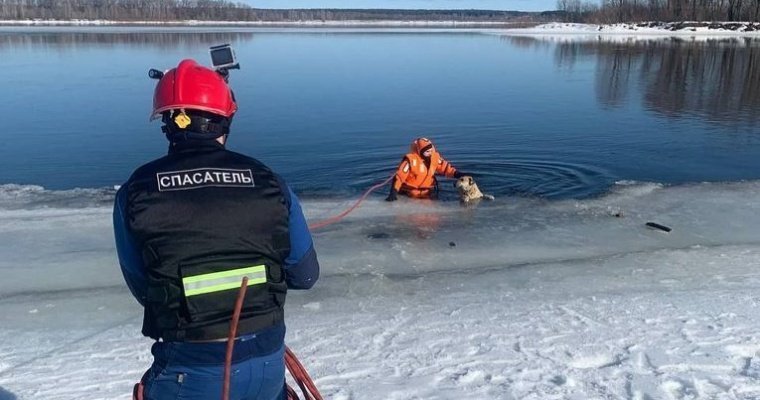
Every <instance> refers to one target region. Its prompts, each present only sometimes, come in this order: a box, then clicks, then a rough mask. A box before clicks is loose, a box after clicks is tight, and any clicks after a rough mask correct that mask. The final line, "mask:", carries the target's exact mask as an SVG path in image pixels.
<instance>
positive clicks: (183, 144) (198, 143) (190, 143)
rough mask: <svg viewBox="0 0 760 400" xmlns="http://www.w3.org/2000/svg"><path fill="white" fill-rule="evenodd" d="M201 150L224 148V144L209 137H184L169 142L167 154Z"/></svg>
mask: <svg viewBox="0 0 760 400" xmlns="http://www.w3.org/2000/svg"><path fill="white" fill-rule="evenodd" d="M202 150H224V145H223V144H221V143H219V142H217V141H216V140H209V139H184V140H178V141H173V142H169V154H174V153H186V152H193V151H202Z"/></svg>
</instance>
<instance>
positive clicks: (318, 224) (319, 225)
mask: <svg viewBox="0 0 760 400" xmlns="http://www.w3.org/2000/svg"><path fill="white" fill-rule="evenodd" d="M394 176H396V174H393V175H391V176H390V177H388V179H386V180H384V181H383V182H382V183H378V184H377V185H375V186H372V187H371V188H369V189H367V191H366V192H364V194H363V195H362V197H360V198H359V200H357V201H356V203H354V205H352V206H351V207H349V208H348V209H347V210H345V211H343V212H342V213H340V214H338V215H336V216H334V217H331V218H328V219H326V220H324V221H319V222H315V223H313V224H309V229H311V230H315V229H320V228H324V227H326V226H328V225H332V224H334V223H336V222H338V221H340V220H341V219H343V217H345V216H346V215H348V214H349V213H351V211H354V209H355V208H356V207H359V205H360V204H361V203H362V202H363V201H364V200H365V199H366V198H367V196H369V194H370V193H372V192H374V191H375V190H377V189H378V188H381V187H383V186H385V185H386V184H387V183H388V182H390V181H391V179H393V177H394Z"/></svg>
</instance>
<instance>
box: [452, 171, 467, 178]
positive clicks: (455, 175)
mask: <svg viewBox="0 0 760 400" xmlns="http://www.w3.org/2000/svg"><path fill="white" fill-rule="evenodd" d="M465 175H467V174H465V173H464V172H462V171H456V172H454V179H459V178H461V177H463V176H465Z"/></svg>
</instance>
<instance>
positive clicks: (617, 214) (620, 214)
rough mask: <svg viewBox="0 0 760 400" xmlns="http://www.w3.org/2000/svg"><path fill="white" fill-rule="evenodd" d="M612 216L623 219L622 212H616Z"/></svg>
mask: <svg viewBox="0 0 760 400" xmlns="http://www.w3.org/2000/svg"><path fill="white" fill-rule="evenodd" d="M612 216H613V217H615V218H623V212H622V211H618V212H616V213H614V214H612Z"/></svg>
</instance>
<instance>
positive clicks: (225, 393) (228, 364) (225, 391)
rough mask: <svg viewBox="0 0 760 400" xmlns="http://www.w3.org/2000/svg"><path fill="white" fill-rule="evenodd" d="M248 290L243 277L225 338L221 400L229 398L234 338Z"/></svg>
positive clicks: (246, 278) (245, 278) (246, 279)
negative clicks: (225, 347) (225, 348)
mask: <svg viewBox="0 0 760 400" xmlns="http://www.w3.org/2000/svg"><path fill="white" fill-rule="evenodd" d="M246 289H248V277H247V276H244V277H243V281H242V282H241V285H240V291H238V295H237V299H236V300H235V311H234V312H233V313H232V321H231V322H230V334H229V336H227V354H225V357H224V384H223V385H222V400H229V398H230V371H231V370H232V350H233V349H234V347H235V337H236V336H237V327H238V321H240V311H241V310H242V309H243V299H244V298H245V291H246Z"/></svg>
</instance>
